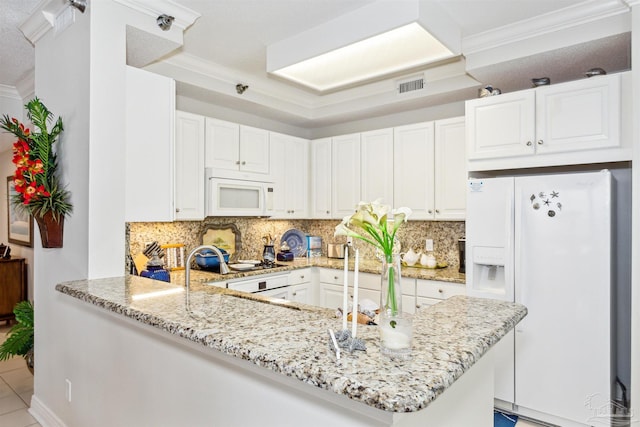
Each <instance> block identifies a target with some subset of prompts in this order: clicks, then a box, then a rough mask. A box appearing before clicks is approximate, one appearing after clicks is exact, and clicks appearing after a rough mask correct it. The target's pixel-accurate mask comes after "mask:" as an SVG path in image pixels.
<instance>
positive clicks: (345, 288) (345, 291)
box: [342, 246, 349, 331]
mask: <svg viewBox="0 0 640 427" xmlns="http://www.w3.org/2000/svg"><path fill="white" fill-rule="evenodd" d="M347 310H349V247H348V246H347V247H346V248H344V284H343V285H342V330H343V331H346V330H347Z"/></svg>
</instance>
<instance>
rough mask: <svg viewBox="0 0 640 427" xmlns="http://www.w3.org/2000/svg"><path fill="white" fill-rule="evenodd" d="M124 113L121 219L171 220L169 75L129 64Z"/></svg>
mask: <svg viewBox="0 0 640 427" xmlns="http://www.w3.org/2000/svg"><path fill="white" fill-rule="evenodd" d="M125 114H126V117H127V120H126V124H125V136H126V147H125V154H126V155H125V158H124V162H125V168H124V173H125V179H126V182H127V185H126V186H125V221H127V222H157V221H173V219H174V209H175V208H174V205H173V203H174V197H173V194H174V193H173V191H174V158H173V156H174V138H175V131H174V124H175V114H176V110H175V82H174V81H173V79H170V78H168V77H165V76H161V75H158V74H154V73H150V72H148V71H144V70H140V69H138V68H133V67H127V73H126V105H125Z"/></svg>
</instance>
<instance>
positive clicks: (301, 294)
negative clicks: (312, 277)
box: [287, 283, 314, 305]
mask: <svg viewBox="0 0 640 427" xmlns="http://www.w3.org/2000/svg"><path fill="white" fill-rule="evenodd" d="M287 290H288V291H287V299H288V300H289V301H295V302H301V303H303V304H309V305H314V298H313V289H312V286H311V283H303V284H301V285H293V286H289V287H288V288H287Z"/></svg>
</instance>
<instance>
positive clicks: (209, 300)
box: [56, 276, 526, 427]
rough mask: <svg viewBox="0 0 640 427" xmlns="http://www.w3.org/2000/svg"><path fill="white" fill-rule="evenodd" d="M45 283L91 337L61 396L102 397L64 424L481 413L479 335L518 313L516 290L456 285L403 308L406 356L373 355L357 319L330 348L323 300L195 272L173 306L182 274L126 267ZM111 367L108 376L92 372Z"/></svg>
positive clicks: (291, 421)
mask: <svg viewBox="0 0 640 427" xmlns="http://www.w3.org/2000/svg"><path fill="white" fill-rule="evenodd" d="M56 289H57V290H58V291H59V293H58V297H57V298H58V299H59V302H60V304H61V306H63V307H64V308H65V309H66V310H69V311H72V312H74V313H75V314H76V315H77V319H80V320H79V323H82V327H78V328H77V329H76V330H75V331H76V332H78V333H79V334H80V335H82V334H92V333H94V332H99V333H100V336H101V337H103V339H102V340H101V344H100V345H98V346H94V347H93V348H86V349H82V351H86V352H88V353H89V354H85V355H84V357H83V358H82V360H87V359H88V357H87V356H89V357H91V356H95V364H94V365H93V366H78V367H76V368H74V369H73V370H72V371H73V375H74V377H73V378H71V379H70V380H71V381H73V382H74V389H75V390H78V391H77V392H76V395H75V397H74V399H76V400H74V401H73V402H72V403H70V404H71V405H73V404H76V405H79V407H81V405H83V401H84V400H91V399H107V400H108V401H109V405H102V406H101V407H102V408H103V409H99V410H97V412H96V411H95V410H94V411H91V413H83V412H82V411H80V414H79V415H78V416H79V417H81V418H82V419H78V420H77V421H78V423H77V424H78V425H94V426H102V425H104V426H107V425H124V424H126V425H156V426H171V425H193V426H199V425H220V426H223V425H224V426H243V425H258V424H260V425H279V426H283V425H336V426H339V425H345V426H346V425H348V426H359V425H361V426H365V425H367V426H374V425H375V426H377V425H380V426H382V425H401V426H412V425H423V426H427V425H428V426H465V425H466V426H468V425H474V426H487V427H488V426H491V425H493V411H492V408H493V358H492V352H491V351H490V349H491V347H492V346H493V345H494V344H495V343H496V342H498V341H499V340H500V339H501V338H502V337H503V336H504V335H505V334H506V333H507V332H508V331H510V330H511V329H513V328H514V326H515V325H516V324H517V323H518V322H519V321H520V320H521V319H522V318H523V317H524V316H525V315H526V308H525V307H523V306H521V305H518V304H512V303H507V302H499V301H493V300H484V299H477V298H469V297H464V296H457V297H453V298H450V299H448V300H446V301H443V302H442V303H439V304H436V305H434V306H432V307H428V308H424V309H420V310H418V312H417V313H416V314H415V316H414V346H413V353H412V358H411V360H409V361H392V360H390V359H388V358H386V357H383V356H382V355H381V354H380V352H379V350H378V334H377V332H378V331H377V329H376V328H375V327H371V326H368V327H367V326H363V327H361V328H360V329H359V333H358V334H359V337H360V338H362V339H364V340H365V342H366V344H367V351H366V352H356V353H354V354H349V353H346V354H344V355H343V356H342V357H341V359H340V360H337V359H336V355H335V353H333V352H332V351H330V348H329V341H328V339H329V338H328V333H327V330H328V329H329V328H332V329H334V330H337V329H339V327H340V320H339V319H337V318H335V316H334V312H333V311H332V310H328V309H323V308H318V307H313V306H308V305H304V304H299V303H292V302H286V301H285V302H283V301H281V300H276V299H269V298H264V297H260V296H257V295H254V294H247V293H241V292H236V291H231V290H228V289H223V288H218V287H215V286H207V285H203V284H201V283H200V282H197V281H193V282H192V284H191V295H190V307H186V305H185V295H184V287H183V286H180V285H175V284H168V283H164V282H157V281H153V280H150V279H144V278H139V277H136V276H127V277H119V278H107V279H97V280H82V281H74V282H66V283H62V284H59V285H58V286H57V287H56ZM69 297H72V298H69ZM94 328H95V329H96V331H93V329H94ZM70 339H71V338H70ZM73 339H74V340H78V342H82V336H74V337H73ZM112 364H114V365H115V364H117V365H118V366H119V368H118V369H117V370H115V371H114V370H112ZM116 371H117V372H118V375H117V379H116V378H106V377H104V375H102V372H116ZM78 387H79V388H78ZM77 401H79V402H77ZM114 405H115V406H114ZM87 407H91V408H94V409H95V408H96V407H100V405H95V402H87ZM114 407H116V408H118V410H113V408H114Z"/></svg>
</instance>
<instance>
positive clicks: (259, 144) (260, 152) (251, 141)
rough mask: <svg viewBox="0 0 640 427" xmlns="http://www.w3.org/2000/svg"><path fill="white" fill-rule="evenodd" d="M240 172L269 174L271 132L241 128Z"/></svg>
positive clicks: (246, 127)
mask: <svg viewBox="0 0 640 427" xmlns="http://www.w3.org/2000/svg"><path fill="white" fill-rule="evenodd" d="M240 171H242V172H251V173H259V174H265V175H268V174H269V132H268V131H266V130H264V129H258V128H253V127H249V126H240Z"/></svg>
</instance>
